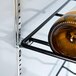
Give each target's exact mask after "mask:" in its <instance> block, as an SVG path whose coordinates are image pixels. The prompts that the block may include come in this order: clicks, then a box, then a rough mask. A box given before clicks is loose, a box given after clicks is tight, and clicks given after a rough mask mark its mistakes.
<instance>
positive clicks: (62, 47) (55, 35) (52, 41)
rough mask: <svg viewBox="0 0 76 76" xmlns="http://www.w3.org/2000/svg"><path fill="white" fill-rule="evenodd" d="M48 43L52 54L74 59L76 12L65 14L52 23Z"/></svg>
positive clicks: (75, 50)
mask: <svg viewBox="0 0 76 76" xmlns="http://www.w3.org/2000/svg"><path fill="white" fill-rule="evenodd" d="M48 42H49V45H50V47H51V49H52V50H53V52H54V53H58V54H61V55H64V56H68V57H72V58H76V11H71V12H68V13H66V14H65V15H64V16H62V17H61V18H60V19H59V20H57V21H56V22H55V23H54V25H53V26H52V28H51V29H50V31H49V36H48Z"/></svg>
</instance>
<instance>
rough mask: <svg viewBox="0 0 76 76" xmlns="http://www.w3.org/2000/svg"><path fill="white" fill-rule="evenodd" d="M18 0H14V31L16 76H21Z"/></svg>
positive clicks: (19, 10)
mask: <svg viewBox="0 0 76 76" xmlns="http://www.w3.org/2000/svg"><path fill="white" fill-rule="evenodd" d="M20 12H21V9H20V0H15V30H16V51H17V69H18V70H17V76H21V49H20V47H19V46H20V43H21V41H20V40H21V39H20V36H21V16H20Z"/></svg>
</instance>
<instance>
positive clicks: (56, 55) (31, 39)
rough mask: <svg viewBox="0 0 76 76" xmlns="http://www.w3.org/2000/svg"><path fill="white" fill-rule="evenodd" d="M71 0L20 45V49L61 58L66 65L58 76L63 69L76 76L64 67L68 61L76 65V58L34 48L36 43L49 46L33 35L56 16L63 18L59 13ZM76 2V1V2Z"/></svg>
mask: <svg viewBox="0 0 76 76" xmlns="http://www.w3.org/2000/svg"><path fill="white" fill-rule="evenodd" d="M70 1H71V0H67V1H66V2H65V3H64V4H63V5H62V6H61V7H60V8H59V9H57V10H56V11H55V12H54V13H53V14H52V15H50V16H49V17H48V18H47V19H46V20H45V21H44V22H42V23H41V24H40V25H39V26H38V27H37V28H36V29H35V30H34V31H33V32H31V33H30V34H29V35H28V36H27V37H26V38H24V39H23V40H22V42H21V44H20V47H24V48H27V49H30V50H32V51H36V52H39V53H42V54H46V55H49V56H53V57H56V58H59V59H62V60H64V63H63V64H62V66H61V68H60V69H59V71H58V73H57V74H56V76H58V75H59V73H60V71H61V69H62V68H65V69H66V70H68V71H69V72H71V73H73V74H75V75H76V73H74V72H72V71H71V70H70V69H68V68H66V67H64V64H65V62H66V61H69V62H73V63H76V59H75V58H70V57H66V56H62V55H59V54H55V53H53V52H51V51H48V50H45V49H42V48H39V47H36V46H32V45H31V43H32V42H36V43H39V44H42V45H46V46H49V44H48V42H46V41H42V40H39V39H36V38H32V36H33V35H35V34H36V33H37V32H38V31H39V30H40V29H41V28H42V27H43V26H45V24H46V23H47V22H48V21H49V20H51V19H52V18H53V17H54V16H59V17H61V16H63V14H59V13H58V12H59V11H60V10H61V9H62V8H63V7H64V6H65V5H67V4H68V3H69V2H70ZM74 1H76V0H74Z"/></svg>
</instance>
